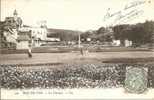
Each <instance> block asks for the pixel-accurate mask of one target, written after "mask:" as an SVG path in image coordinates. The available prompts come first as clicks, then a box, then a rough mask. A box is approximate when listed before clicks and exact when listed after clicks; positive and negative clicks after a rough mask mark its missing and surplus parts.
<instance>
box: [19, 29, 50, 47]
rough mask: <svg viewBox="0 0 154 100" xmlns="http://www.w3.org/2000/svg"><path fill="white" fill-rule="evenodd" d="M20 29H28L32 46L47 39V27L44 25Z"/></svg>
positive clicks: (38, 44)
mask: <svg viewBox="0 0 154 100" xmlns="http://www.w3.org/2000/svg"><path fill="white" fill-rule="evenodd" d="M20 31H29V32H30V34H31V39H32V46H34V47H37V46H40V45H41V44H43V43H45V42H46V40H47V29H46V28H44V27H31V26H27V27H22V28H20Z"/></svg>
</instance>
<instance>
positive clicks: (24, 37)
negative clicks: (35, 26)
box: [17, 35, 30, 41]
mask: <svg viewBox="0 0 154 100" xmlns="http://www.w3.org/2000/svg"><path fill="white" fill-rule="evenodd" d="M17 40H18V41H30V37H29V36H28V35H19V36H18V38H17Z"/></svg>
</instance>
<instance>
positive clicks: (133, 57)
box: [0, 51, 154, 64]
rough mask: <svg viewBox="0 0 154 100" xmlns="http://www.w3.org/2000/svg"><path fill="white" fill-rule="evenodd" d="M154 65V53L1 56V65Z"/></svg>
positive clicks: (75, 53)
mask: <svg viewBox="0 0 154 100" xmlns="http://www.w3.org/2000/svg"><path fill="white" fill-rule="evenodd" d="M131 61H133V62H134V63H153V62H154V52H152V51H151V52H150V51H133V52H130V51H127V52H89V53H86V54H84V55H81V54H80V52H79V51H77V52H70V53H33V57H32V58H28V55H27V54H26V53H24V54H1V55H0V64H38V63H64V64H67V63H78V64H80V63H81V64H82V63H83V64H84V63H102V62H104V63H120V62H121V63H123V62H125V63H129V62H131Z"/></svg>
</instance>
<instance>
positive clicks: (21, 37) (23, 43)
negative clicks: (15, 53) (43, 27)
mask: <svg viewBox="0 0 154 100" xmlns="http://www.w3.org/2000/svg"><path fill="white" fill-rule="evenodd" d="M30 43H31V38H30V32H26V31H25V32H19V33H18V38H17V46H16V49H28V48H29V45H30Z"/></svg>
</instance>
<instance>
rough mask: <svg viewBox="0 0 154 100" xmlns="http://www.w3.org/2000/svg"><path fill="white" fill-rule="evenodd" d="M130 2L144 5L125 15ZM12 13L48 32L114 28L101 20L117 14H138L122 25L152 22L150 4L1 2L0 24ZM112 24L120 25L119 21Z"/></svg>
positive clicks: (125, 0) (153, 5) (151, 0)
mask: <svg viewBox="0 0 154 100" xmlns="http://www.w3.org/2000/svg"><path fill="white" fill-rule="evenodd" d="M134 1H137V3H138V2H140V1H144V3H143V4H140V5H136V6H135V7H132V8H130V9H129V10H127V11H124V10H123V9H124V8H125V7H126V6H130V5H132V4H133V3H132V2H134ZM109 8H110V10H109ZM15 9H16V10H17V12H18V16H19V17H21V18H22V20H23V23H24V24H26V25H32V26H37V25H38V23H39V22H40V21H42V20H46V21H47V26H48V27H50V28H57V29H71V30H80V31H86V30H96V29H98V28H100V27H101V26H110V25H113V24H115V22H114V18H113V17H112V18H110V17H109V18H107V19H106V20H104V17H105V16H106V15H107V14H108V13H110V14H113V13H115V12H118V11H122V14H125V13H126V12H128V13H129V11H131V10H134V9H137V10H139V9H140V10H142V13H141V14H139V15H138V16H137V17H136V18H132V19H129V21H126V22H124V23H128V24H134V23H138V22H144V21H145V20H154V10H153V9H154V0H1V20H2V21H3V20H4V19H5V17H9V16H13V11H14V10H15ZM116 23H117V24H120V23H121V21H117V22H116Z"/></svg>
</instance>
